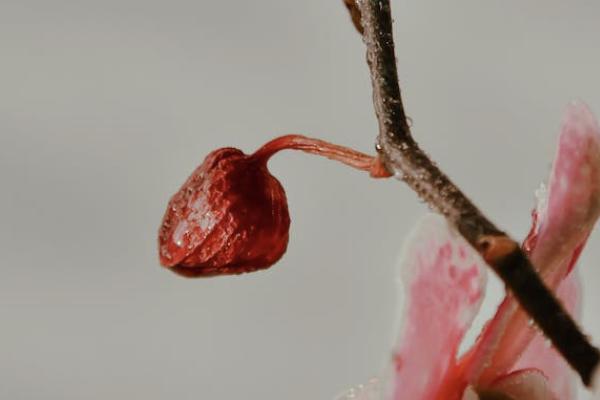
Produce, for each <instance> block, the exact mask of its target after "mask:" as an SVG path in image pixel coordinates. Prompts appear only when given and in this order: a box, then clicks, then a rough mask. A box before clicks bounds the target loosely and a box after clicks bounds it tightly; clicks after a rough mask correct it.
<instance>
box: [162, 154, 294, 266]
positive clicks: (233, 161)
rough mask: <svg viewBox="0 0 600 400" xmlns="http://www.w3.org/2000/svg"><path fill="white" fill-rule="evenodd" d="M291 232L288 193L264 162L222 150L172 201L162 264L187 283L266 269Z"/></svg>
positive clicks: (165, 219) (164, 232) (164, 225)
mask: <svg viewBox="0 0 600 400" xmlns="http://www.w3.org/2000/svg"><path fill="white" fill-rule="evenodd" d="M289 226H290V217H289V213H288V207H287V200H286V196H285V191H284V190H283V187H282V186H281V184H280V183H279V181H278V180H277V179H276V178H275V177H273V176H272V175H271V174H270V173H269V171H268V170H267V165H266V160H265V159H257V158H254V157H252V156H247V155H245V154H244V153H243V152H241V151H240V150H238V149H235V148H222V149H218V150H215V151H213V152H212V153H210V154H209V155H208V156H207V157H206V159H205V160H204V162H203V163H202V165H200V166H199V167H198V168H197V169H196V170H195V171H194V172H193V173H192V175H191V176H190V177H189V178H188V180H187V181H186V182H185V183H184V184H183V186H182V187H181V189H179V191H178V192H177V193H176V194H175V195H174V196H173V197H172V198H171V200H170V202H169V205H168V208H167V211H166V213H165V216H164V217H163V222H162V225H161V227H160V230H159V239H158V240H159V256H160V263H161V264H162V265H163V266H165V267H167V268H169V269H171V270H172V271H174V272H176V273H178V274H180V275H184V276H187V277H203V276H214V275H230V274H241V273H244V272H251V271H255V270H258V269H264V268H268V267H269V266H271V265H272V264H274V263H275V262H276V261H277V260H279V259H280V258H281V256H282V255H283V253H285V250H286V248H287V243H288V238H289V236H288V231H289Z"/></svg>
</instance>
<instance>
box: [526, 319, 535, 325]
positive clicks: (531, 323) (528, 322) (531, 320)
mask: <svg viewBox="0 0 600 400" xmlns="http://www.w3.org/2000/svg"><path fill="white" fill-rule="evenodd" d="M534 323H535V321H534V320H533V319H531V318H530V319H529V320H528V321H527V325H528V326H533V324H534Z"/></svg>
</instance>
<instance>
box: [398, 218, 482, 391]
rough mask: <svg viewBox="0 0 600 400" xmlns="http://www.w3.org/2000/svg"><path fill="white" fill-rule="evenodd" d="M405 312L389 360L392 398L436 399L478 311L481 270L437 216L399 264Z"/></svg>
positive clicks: (464, 244)
mask: <svg viewBox="0 0 600 400" xmlns="http://www.w3.org/2000/svg"><path fill="white" fill-rule="evenodd" d="M400 270H401V275H402V276H401V281H402V284H403V286H404V297H405V299H406V300H405V304H404V309H405V314H404V321H403V324H402V328H401V331H400V335H399V338H398V342H397V343H398V345H397V348H396V350H395V352H394V356H393V369H394V373H393V377H392V382H391V385H392V390H391V392H392V393H393V399H395V400H400V399H419V400H433V399H437V398H444V399H451V398H453V397H452V395H454V396H456V397H455V398H457V399H459V398H460V395H461V394H462V393H461V392H462V389H461V390H460V391H456V392H455V393H452V394H450V393H446V394H444V396H443V397H442V396H440V397H437V396H438V395H439V394H438V390H439V389H440V385H441V382H442V380H443V379H444V378H445V377H446V375H447V373H448V372H449V371H450V370H451V369H452V367H453V366H454V364H455V357H456V352H457V350H458V347H459V345H460V342H461V340H462V338H463V335H464V334H465V332H466V330H467V329H468V328H469V326H470V324H471V322H472V320H473V318H474V317H475V315H476V314H477V311H478V310H479V306H480V304H481V300H482V298H483V294H484V291H485V282H486V267H485V264H484V261H483V260H482V259H481V258H480V257H479V254H477V253H476V252H475V250H473V249H472V248H471V246H470V245H469V244H468V243H467V242H466V241H465V240H464V239H463V238H462V237H461V236H460V235H459V234H458V233H457V232H455V231H454V230H453V229H452V228H450V227H449V225H448V224H447V222H446V221H445V220H444V219H443V218H442V217H440V216H437V215H430V216H428V217H426V218H425V219H424V220H423V221H421V222H420V223H419V225H418V226H417V227H416V229H415V230H414V231H413V233H412V234H411V236H410V238H409V239H408V240H407V242H406V243H405V246H404V251H403V257H402V259H401V261H400Z"/></svg>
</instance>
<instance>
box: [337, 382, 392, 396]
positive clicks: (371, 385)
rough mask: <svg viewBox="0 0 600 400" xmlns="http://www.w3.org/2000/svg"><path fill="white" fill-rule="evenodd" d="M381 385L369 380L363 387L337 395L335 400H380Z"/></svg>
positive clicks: (359, 386)
mask: <svg viewBox="0 0 600 400" xmlns="http://www.w3.org/2000/svg"><path fill="white" fill-rule="evenodd" d="M381 398H382V394H381V383H380V381H379V380H378V379H371V380H370V381H369V382H368V383H367V384H365V385H358V386H356V387H354V388H352V389H349V390H347V391H345V392H344V393H342V394H340V395H338V396H337V397H336V398H335V400H381Z"/></svg>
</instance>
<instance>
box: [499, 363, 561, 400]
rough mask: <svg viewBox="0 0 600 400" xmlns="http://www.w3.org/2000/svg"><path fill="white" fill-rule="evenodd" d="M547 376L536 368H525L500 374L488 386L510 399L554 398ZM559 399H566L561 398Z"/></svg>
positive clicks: (550, 399) (534, 399)
mask: <svg viewBox="0 0 600 400" xmlns="http://www.w3.org/2000/svg"><path fill="white" fill-rule="evenodd" d="M548 385H549V384H548V379H547V377H546V376H545V375H544V374H543V373H542V372H541V371H540V370H536V369H525V370H519V371H515V372H512V373H510V374H508V375H505V376H502V377H501V378H499V379H498V380H497V381H496V382H494V383H493V384H492V386H491V387H490V389H489V390H490V391H492V392H496V393H502V394H504V395H506V396H508V397H509V398H511V399H517V400H521V399H523V400H524V399H527V400H555V399H557V397H556V396H554V394H553V393H552V391H551V390H550V388H549V386H548ZM561 400H566V399H562V398H561Z"/></svg>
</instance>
